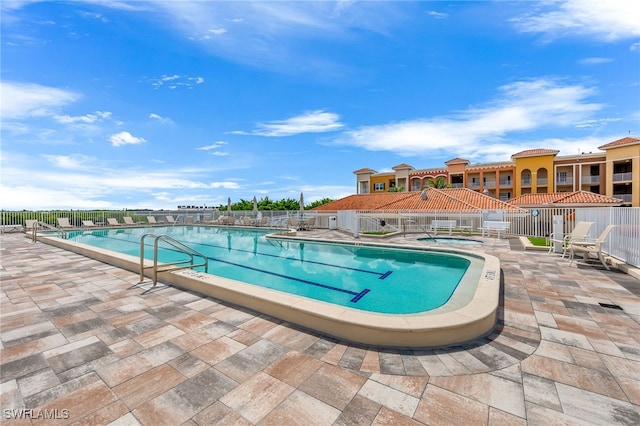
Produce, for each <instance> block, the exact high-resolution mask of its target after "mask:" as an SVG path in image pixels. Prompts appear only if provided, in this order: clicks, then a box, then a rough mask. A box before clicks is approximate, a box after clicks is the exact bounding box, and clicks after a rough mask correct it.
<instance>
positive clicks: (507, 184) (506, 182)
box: [500, 179, 513, 188]
mask: <svg viewBox="0 0 640 426" xmlns="http://www.w3.org/2000/svg"><path fill="white" fill-rule="evenodd" d="M512 185H513V183H512V181H511V179H508V180H507V179H500V186H502V187H503V188H509V187H511V186H512Z"/></svg>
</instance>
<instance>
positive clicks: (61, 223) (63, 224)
mask: <svg viewBox="0 0 640 426" xmlns="http://www.w3.org/2000/svg"><path fill="white" fill-rule="evenodd" d="M56 220H57V221H58V228H66V229H69V228H73V227H74V226H73V225H72V224H70V223H69V218H66V217H59V218H57V219H56Z"/></svg>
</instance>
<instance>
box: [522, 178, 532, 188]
mask: <svg viewBox="0 0 640 426" xmlns="http://www.w3.org/2000/svg"><path fill="white" fill-rule="evenodd" d="M520 184H521V185H522V186H531V178H524V179H522V180H521V181H520Z"/></svg>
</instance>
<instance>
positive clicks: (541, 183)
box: [536, 178, 549, 186]
mask: <svg viewBox="0 0 640 426" xmlns="http://www.w3.org/2000/svg"><path fill="white" fill-rule="evenodd" d="M536 183H537V185H538V186H547V185H548V184H549V179H547V178H538V180H537V181H536Z"/></svg>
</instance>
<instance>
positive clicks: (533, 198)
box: [508, 191, 622, 206]
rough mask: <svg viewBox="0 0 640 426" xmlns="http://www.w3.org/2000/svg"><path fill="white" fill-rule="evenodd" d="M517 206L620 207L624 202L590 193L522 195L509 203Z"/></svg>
mask: <svg viewBox="0 0 640 426" xmlns="http://www.w3.org/2000/svg"><path fill="white" fill-rule="evenodd" d="M508 203H509V204H512V205H516V206H541V205H544V204H555V205H562V206H566V205H569V204H571V205H585V204H587V205H608V206H611V205H620V204H622V200H620V199H618V198H613V197H607V196H605V195H600V194H596V193H593V192H589V191H574V192H552V193H549V194H522V195H520V196H518V197H515V198H512V199H511V200H509V201H508Z"/></svg>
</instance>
